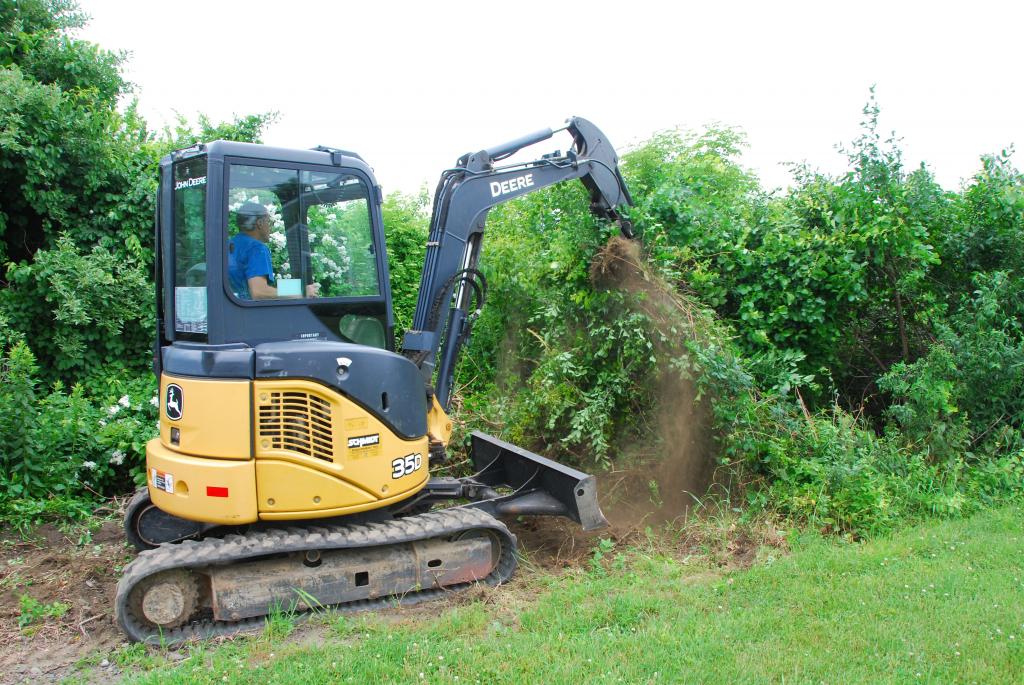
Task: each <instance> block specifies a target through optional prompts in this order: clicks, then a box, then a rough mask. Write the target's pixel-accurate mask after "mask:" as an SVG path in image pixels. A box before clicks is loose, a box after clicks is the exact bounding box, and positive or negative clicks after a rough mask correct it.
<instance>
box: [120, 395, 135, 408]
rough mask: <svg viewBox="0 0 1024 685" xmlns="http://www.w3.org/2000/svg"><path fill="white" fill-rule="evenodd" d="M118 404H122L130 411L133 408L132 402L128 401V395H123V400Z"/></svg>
mask: <svg viewBox="0 0 1024 685" xmlns="http://www.w3.org/2000/svg"><path fill="white" fill-rule="evenodd" d="M117 403H118V404H120V405H121V406H122V407H124V408H125V409H128V408H129V407H131V406H132V401H131V400H129V399H128V395H122V396H121V399H119V400H118V401H117Z"/></svg>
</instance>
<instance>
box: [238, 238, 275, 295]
mask: <svg viewBox="0 0 1024 685" xmlns="http://www.w3.org/2000/svg"><path fill="white" fill-rule="evenodd" d="M256 276H266V278H267V283H269V284H270V285H274V270H273V267H272V266H271V264H270V248H269V247H267V246H266V245H264V244H263V243H261V242H260V241H258V240H256V239H255V238H251V237H249V236H247V235H246V234H244V233H239V234H238V235H236V236H234V237H233V238H231V240H229V241H228V281H229V282H230V283H231V290H232V291H233V292H234V293H235V295H237V296H238V297H241V298H243V299H246V300H250V299H252V295H251V294H250V293H249V279H250V278H253V277H256Z"/></svg>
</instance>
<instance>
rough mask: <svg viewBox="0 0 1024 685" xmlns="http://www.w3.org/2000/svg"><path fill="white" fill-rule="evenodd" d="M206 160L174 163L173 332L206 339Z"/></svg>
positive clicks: (190, 337) (185, 336) (183, 336)
mask: <svg viewBox="0 0 1024 685" xmlns="http://www.w3.org/2000/svg"><path fill="white" fill-rule="evenodd" d="M206 166H207V165H206V157H193V158H191V159H187V160H184V161H180V162H177V163H175V164H174V167H173V175H174V190H173V193H174V195H173V198H174V200H173V209H172V213H173V218H174V330H175V331H176V332H177V333H179V334H181V335H180V336H179V337H181V338H182V339H186V340H187V339H194V340H205V338H206V332H207V306H206Z"/></svg>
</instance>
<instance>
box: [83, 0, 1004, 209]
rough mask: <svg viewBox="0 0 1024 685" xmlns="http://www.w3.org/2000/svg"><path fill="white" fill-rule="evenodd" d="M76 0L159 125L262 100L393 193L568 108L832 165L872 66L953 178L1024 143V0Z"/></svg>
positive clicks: (282, 125)
mask: <svg viewBox="0 0 1024 685" xmlns="http://www.w3.org/2000/svg"><path fill="white" fill-rule="evenodd" d="M81 4H82V7H83V9H85V10H86V11H87V12H88V13H89V14H90V15H91V16H92V21H91V22H90V24H89V26H88V27H87V28H86V29H85V30H83V31H82V32H81V33H80V35H81V36H82V37H84V38H86V39H88V40H92V41H95V42H97V43H99V44H100V45H102V46H103V47H106V48H109V49H122V50H126V51H128V52H129V53H130V54H129V58H128V61H127V65H126V75H127V77H128V78H129V79H130V80H131V81H133V82H134V83H136V84H137V95H138V98H139V101H140V105H141V110H142V112H143V114H144V115H145V117H146V119H147V120H148V121H149V122H150V123H151V125H154V126H159V125H162V124H163V123H164V122H165V121H168V120H170V119H171V118H172V117H173V112H175V111H176V112H180V113H181V114H184V115H186V116H188V117H190V118H193V119H194V117H195V115H196V114H197V113H199V112H204V113H206V114H208V115H209V116H210V117H212V118H214V119H224V118H228V117H230V116H231V115H232V114H249V113H254V112H265V111H270V110H275V111H277V112H279V113H280V118H279V120H278V122H277V123H276V124H274V125H273V126H272V127H271V128H270V129H269V130H268V131H267V134H266V136H265V142H267V143H271V144H274V145H280V146H285V147H313V146H315V145H319V144H323V145H331V146H335V147H342V148H347V149H351V150H355V151H356V152H359V153H360V154H361V155H362V156H363V157H364V158H365V159H366V160H367V161H368V162H369V163H370V165H371V166H373V167H374V168H375V171H376V175H377V180H378V181H379V182H380V183H381V184H382V185H383V186H384V188H385V191H386V192H387V191H390V190H394V189H399V190H404V191H415V190H416V189H418V188H419V187H420V186H421V185H422V184H424V183H426V184H428V186H429V188H430V189H431V191H432V190H433V186H434V183H435V182H436V179H437V177H438V174H439V172H440V171H441V170H442V169H443V168H445V167H447V166H450V165H451V164H452V163H453V162H454V161H455V159H456V158H457V157H458V156H459V155H461V154H462V153H464V152H467V151H470V150H473V151H475V150H479V149H481V148H484V147H488V146H490V145H494V144H496V143H499V142H503V141H505V140H508V139H511V138H516V137H518V136H520V135H522V134H525V133H528V132H530V131H534V130H536V129H539V128H544V127H546V126H552V125H554V124H556V123H559V122H561V121H562V120H564V119H565V118H566V117H567V116H569V115H580V116H584V117H586V118H588V119H590V120H591V121H593V122H594V123H595V124H597V125H598V127H600V128H601V129H603V130H604V132H605V133H606V134H607V135H608V137H609V138H610V139H611V141H612V142H613V143H614V144H615V145H616V147H618V148H619V149H620V151H621V150H624V149H628V148H629V147H630V146H632V145H635V144H637V143H639V142H642V141H643V140H644V139H646V138H648V137H649V136H650V135H651V134H652V133H654V132H655V131H658V130H660V129H665V128H672V127H676V126H679V127H682V128H684V129H695V128H700V127H702V126H704V125H706V124H709V123H715V122H718V123H721V124H726V125H731V126H736V127H739V128H741V129H742V130H743V131H745V132H746V134H747V136H748V141H749V143H750V149H749V150H748V152H747V153H746V154H745V156H744V158H743V163H744V164H745V165H747V166H748V167H750V168H752V169H753V170H754V171H755V172H756V173H757V174H758V175H759V176H760V177H761V179H762V182H763V183H764V184H765V185H766V186H767V187H775V186H785V185H786V184H787V183H788V182H789V174H788V173H787V171H786V169H785V167H784V166H782V163H784V162H792V161H808V162H810V163H811V164H812V165H813V166H815V167H818V168H821V169H823V170H826V171H831V172H837V171H840V170H842V169H843V168H844V167H843V158H842V157H841V156H840V155H839V154H838V153H837V152H836V151H835V148H834V146H835V144H836V143H838V142H844V141H849V140H851V139H853V138H854V137H856V135H857V133H858V122H859V121H860V120H861V109H862V107H863V105H864V103H865V101H866V100H867V97H868V89H869V87H870V86H871V84H873V83H874V84H877V93H878V99H879V102H880V104H881V106H882V119H881V124H882V128H883V129H884V130H885V131H887V132H888V131H890V130H893V129H895V131H896V133H897V134H898V135H900V136H902V137H903V139H904V142H903V148H904V151H905V159H906V162H907V163H908V165H916V164H917V163H919V162H921V161H925V162H927V163H928V165H929V167H930V168H931V169H932V170H933V171H934V172H935V173H936V175H937V177H938V179H939V181H940V182H941V183H942V184H943V185H945V186H946V187H948V188H956V187H958V186H959V184H960V182H961V179H964V178H968V177H970V176H971V175H972V174H973V173H974V172H975V170H976V169H978V167H979V162H978V158H979V156H980V155H981V154H984V153H993V152H998V151H999V150H1000V149H1002V148H1005V147H1007V146H1009V145H1011V144H1014V143H1016V145H1017V147H1021V145H1022V143H1024V79H1022V77H1021V62H1022V59H1021V58H1022V52H1021V45H1022V40H1021V39H1022V35H1021V32H1022V25H1024V21H1022V20H1024V3H1020V2H1019V1H1018V2H985V1H972V2H957V3H951V2H950V3H946V2H936V1H933V2H900V1H899V0H889V1H888V2H873V1H872V2H843V3H835V2H827V1H826V0H817V1H816V2H782V1H780V2H763V1H762V2H752V3H741V2H722V1H719V2H702V3H692V4H691V3H684V2H676V3H671V2H666V1H664V0H663V1H662V2H657V3H656V2H645V1H642V0H632V1H630V2H623V1H622V0H619V1H617V2H598V1H594V0H589V1H587V2H579V1H577V2H572V3H567V2H557V0H548V1H547V2H535V1H534V0H477V1H476V2H442V1H440V0H435V1H433V2H387V1H385V0H366V1H361V2H351V1H345V2H313V1H309V0H305V1H302V2H280V0H276V1H273V2H259V1H254V0H249V1H248V2H228V1H224V0H205V1H203V2H194V1H191V0H174V2H144V1H140V0H135V1H132V2H127V1H118V0H81ZM562 136H565V134H562ZM567 140H568V138H567V137H566V138H563V139H559V140H558V142H557V143H556V142H551V143H547V144H542V145H541V146H538V148H537V154H538V155H539V154H541V153H544V152H550V151H551V150H553V149H555V148H556V147H558V148H560V149H562V150H564V149H565V148H566V147H567V142H566V141H567ZM1017 166H1018V167H1020V166H1022V164H1021V161H1020V159H1019V156H1018V159H1017Z"/></svg>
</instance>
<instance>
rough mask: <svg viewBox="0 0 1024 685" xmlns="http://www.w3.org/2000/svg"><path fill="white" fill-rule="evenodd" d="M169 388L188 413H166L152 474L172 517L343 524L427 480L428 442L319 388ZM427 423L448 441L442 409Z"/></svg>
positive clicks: (156, 498) (216, 384)
mask: <svg viewBox="0 0 1024 685" xmlns="http://www.w3.org/2000/svg"><path fill="white" fill-rule="evenodd" d="M171 384H174V385H177V386H178V387H180V388H181V390H182V396H187V397H189V400H190V402H191V404H190V406H189V411H188V412H187V413H183V414H182V416H180V417H179V418H177V419H175V418H172V417H171V416H169V415H168V409H167V406H166V405H164V406H163V407H162V409H161V419H160V437H159V438H154V439H153V440H152V441H150V443H149V444H148V445H147V446H146V470H147V478H148V481H149V487H150V493H151V497H152V500H153V503H154V504H155V505H156V506H158V507H159V508H160V509H162V510H163V511H165V512H167V513H169V514H172V515H174V516H178V517H180V518H183V519H187V520H192V521H202V522H204V523H217V524H224V525H236V524H244V523H252V522H254V521H257V520H268V521H287V520H303V519H313V518H325V517H333V516H342V515H347V514H352V513H357V512H362V511H368V510H370V509H376V508H378V507H384V506H388V505H391V504H393V503H395V502H398V501H401V500H404V499H406V498H408V497H410V496H411V495H413V494H415V493H416V492H417V491H418V490H420V489H421V488H422V487H423V486H424V485H425V484H426V482H427V479H428V473H429V471H428V468H427V454H428V452H427V449H428V442H429V440H428V436H423V437H421V438H418V439H415V440H403V439H402V438H401V437H399V436H397V435H395V434H394V432H392V431H391V430H389V429H388V428H387V426H385V425H384V424H383V423H381V422H380V421H379V420H378V419H376V418H375V417H374V416H373V415H372V414H370V413H369V412H368V411H366V410H365V409H363V408H362V407H360V406H359V405H357V404H356V403H354V402H352V401H351V400H349V399H347V398H345V397H343V396H341V395H340V394H338V393H336V392H332V391H331V390H330V389H328V388H325V387H323V386H321V385H319V384H317V383H313V382H311V381H306V380H301V379H288V380H268V381H234V380H201V379H195V378H185V377H175V376H171V375H169V374H162V375H161V383H160V385H161V395H162V396H166V395H167V386H168V385H171ZM196 405H198V406H196ZM431 415H432V419H433V423H434V424H435V425H436V430H439V431H440V430H442V429H443V428H444V427H445V426H447V428H448V433H449V434H450V430H451V422H450V421H449V420H448V418H447V416H445V415H444V412H443V410H442V409H441V408H440V407H439V406H438V405H437V404H436V403H435V404H434V405H433V406H432V407H431ZM444 438H445V442H447V435H444Z"/></svg>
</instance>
